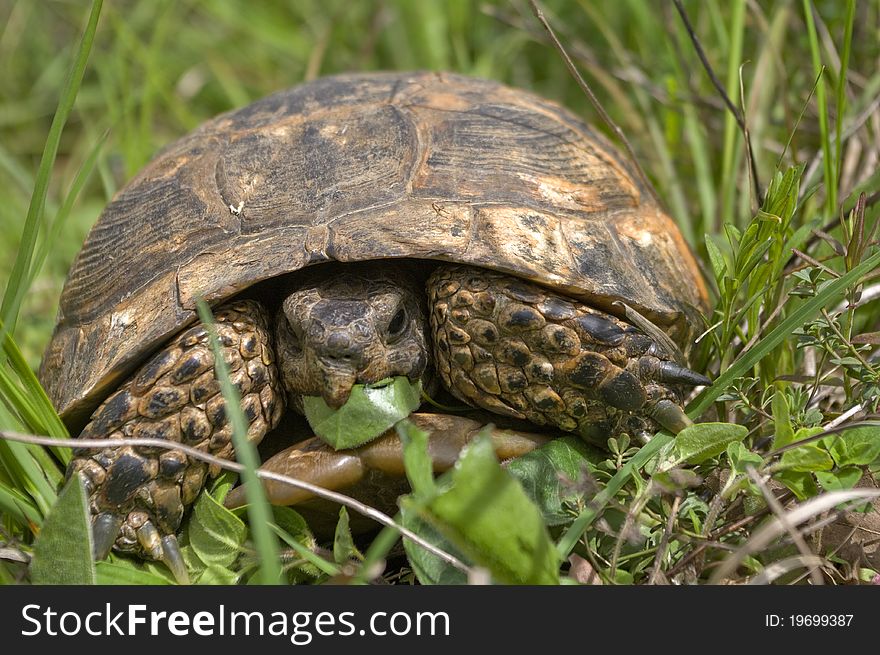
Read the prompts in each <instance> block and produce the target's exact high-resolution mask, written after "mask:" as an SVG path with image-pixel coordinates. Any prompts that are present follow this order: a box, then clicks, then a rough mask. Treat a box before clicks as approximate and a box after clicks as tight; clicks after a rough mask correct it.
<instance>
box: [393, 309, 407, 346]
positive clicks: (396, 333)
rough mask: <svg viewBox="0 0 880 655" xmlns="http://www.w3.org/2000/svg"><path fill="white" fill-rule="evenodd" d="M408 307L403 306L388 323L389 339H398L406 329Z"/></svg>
mask: <svg viewBox="0 0 880 655" xmlns="http://www.w3.org/2000/svg"><path fill="white" fill-rule="evenodd" d="M406 323H407V321H406V309H405V308H404V307H401V308H400V309H398V310H397V313H396V314H395V315H394V317H393V318H392V319H391V322H390V323H388V341H397V339H399V338H400V337H401V336H403V331H404V330H405V329H406Z"/></svg>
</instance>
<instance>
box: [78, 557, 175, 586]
mask: <svg viewBox="0 0 880 655" xmlns="http://www.w3.org/2000/svg"><path fill="white" fill-rule="evenodd" d="M95 570H96V573H97V582H98V584H99V585H170V584H173V582H172V581H171V580H169V579H168V578H166V577H163V576H161V575H157V574H156V573H153V572H151V571H149V570H146V569H144V568H141V567H139V566H137V565H136V564H134V563H133V562H130V561H129V560H123V559H119V560H117V561H114V562H98V563H97V564H96V566H95Z"/></svg>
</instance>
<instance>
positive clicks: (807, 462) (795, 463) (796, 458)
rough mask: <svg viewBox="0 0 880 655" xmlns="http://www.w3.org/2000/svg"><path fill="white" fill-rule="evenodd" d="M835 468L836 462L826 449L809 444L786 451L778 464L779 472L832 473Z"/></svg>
mask: <svg viewBox="0 0 880 655" xmlns="http://www.w3.org/2000/svg"><path fill="white" fill-rule="evenodd" d="M832 468H834V460H833V459H831V455H829V454H828V451H826V450H825V449H824V448H820V447H819V446H817V445H816V444H813V443H808V444H803V445H801V446H798V447H797V448H792V449H791V450H786V451H785V452H784V453H782V457H781V458H780V459H779V464H777V469H778V470H787V471H797V472H801V473H812V472H815V471H830V470H831V469H832Z"/></svg>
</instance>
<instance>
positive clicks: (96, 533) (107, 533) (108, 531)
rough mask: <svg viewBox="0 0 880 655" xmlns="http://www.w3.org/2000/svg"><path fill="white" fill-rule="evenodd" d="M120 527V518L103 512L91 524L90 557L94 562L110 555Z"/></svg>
mask: <svg viewBox="0 0 880 655" xmlns="http://www.w3.org/2000/svg"><path fill="white" fill-rule="evenodd" d="M121 527H122V517H121V516H119V515H118V514H112V513H110V512H104V513H103V514H98V516H96V517H95V520H94V522H93V523H92V557H93V558H94V559H95V560H96V561H97V560H102V559H105V558H106V557H107V555H109V554H110V549H111V548H113V544H114V542H115V541H116V537H118V536H119V528H121Z"/></svg>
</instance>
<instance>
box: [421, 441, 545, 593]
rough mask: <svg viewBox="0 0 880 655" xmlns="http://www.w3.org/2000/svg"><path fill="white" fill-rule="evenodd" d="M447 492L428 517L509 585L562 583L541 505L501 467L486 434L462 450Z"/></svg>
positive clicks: (431, 505)
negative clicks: (531, 499)
mask: <svg viewBox="0 0 880 655" xmlns="http://www.w3.org/2000/svg"><path fill="white" fill-rule="evenodd" d="M450 477H451V485H450V487H449V488H448V490H447V491H445V492H443V493H441V494H440V495H439V496H437V497H436V498H434V499H433V500H432V501H431V502H430V503H428V505H427V506H426V508H425V509H426V513H425V516H426V518H427V520H429V521H430V522H431V523H432V525H434V527H436V528H437V529H438V530H439V531H440V532H441V533H442V534H444V535H445V536H446V538H447V539H449V541H451V542H452V543H453V544H454V545H455V546H456V547H458V548H459V550H461V552H463V553H465V555H467V556H468V558H469V559H470V560H472V561H473V562H474V563H476V564H478V565H481V566H484V567H485V568H487V569H488V570H489V571H490V572H491V574H492V577H493V578H494V579H495V580H497V581H498V582H501V583H506V584H557V583H558V582H559V564H560V560H559V558H558V556H557V554H556V549H555V547H554V545H553V542H552V541H551V540H550V535H549V534H548V533H547V528H546V526H545V525H544V522H543V520H542V517H541V513H540V511H539V510H538V508H537V507H535V505H534V504H533V503H532V502H531V501H530V500H529V497H528V496H527V495H526V493H525V492H524V491H523V488H522V487H521V486H520V485H519V483H518V482H517V481H516V480H515V479H514V478H513V477H512V476H511V475H510V474H508V473H507V472H506V471H505V470H504V469H502V468H501V466H500V464H499V463H498V460H497V459H496V457H495V451H494V449H493V448H492V442H491V440H490V439H489V438H488V436H487V434H486V433H485V431H484V432H482V433H481V434H480V435H479V436H478V437H477V438H476V439H474V441H472V442H471V443H470V444H469V445H468V446H467V448H465V449H464V451H463V452H462V455H461V457H460V458H459V461H458V462H457V463H456V465H455V467H454V469H453V470H452V472H451V476H450Z"/></svg>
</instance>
